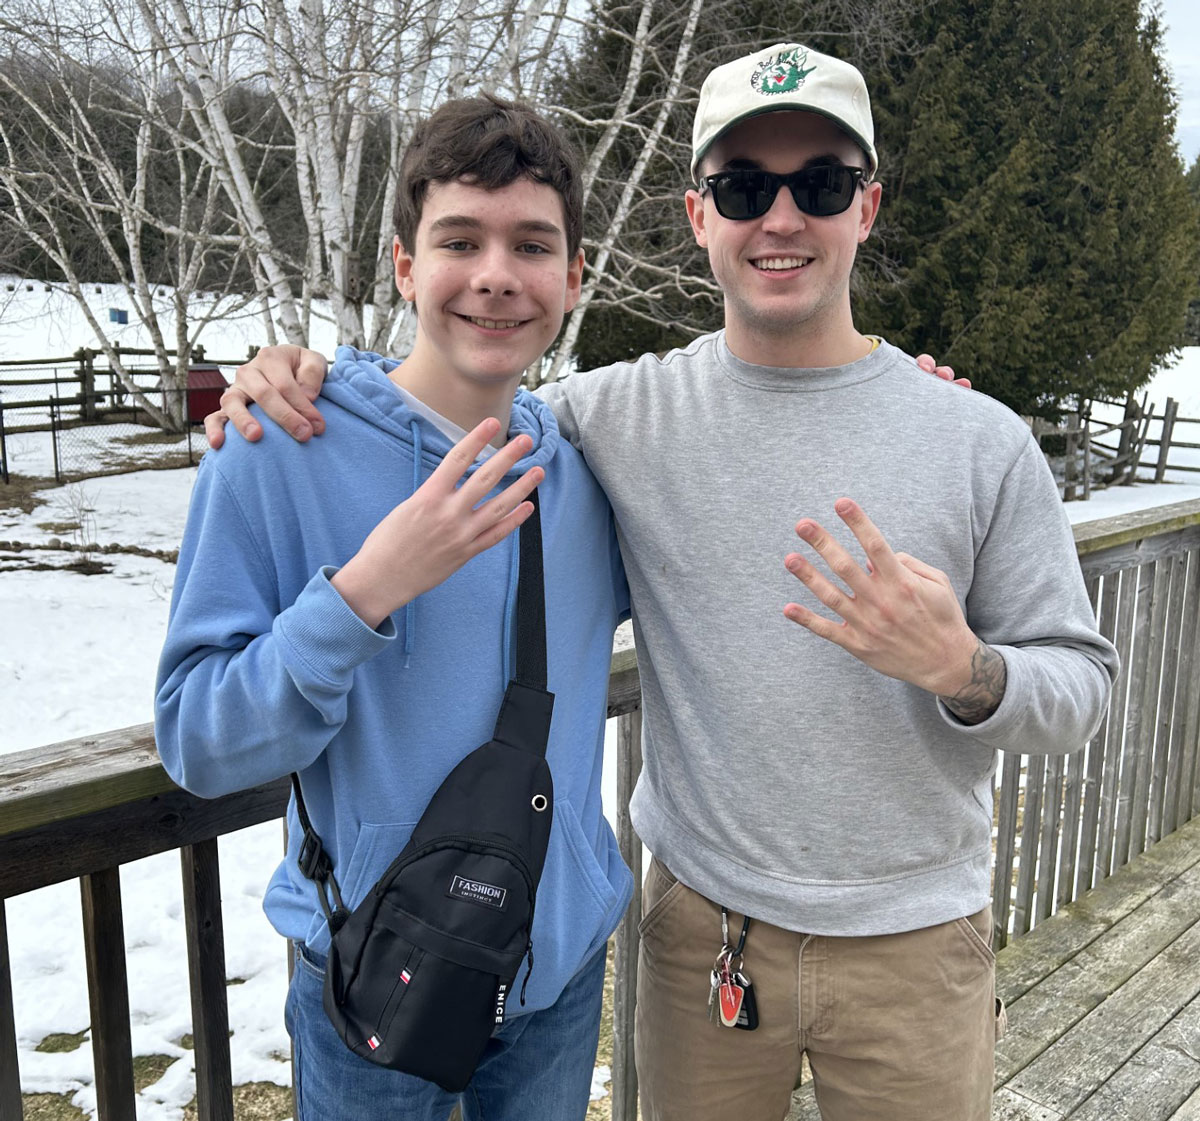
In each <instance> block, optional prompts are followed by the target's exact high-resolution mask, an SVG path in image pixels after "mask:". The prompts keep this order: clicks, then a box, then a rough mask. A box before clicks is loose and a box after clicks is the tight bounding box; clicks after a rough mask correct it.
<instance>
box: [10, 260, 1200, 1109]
mask: <svg viewBox="0 0 1200 1121" xmlns="http://www.w3.org/2000/svg"><path fill="white" fill-rule="evenodd" d="M34 288H35V291H34V292H32V293H26V294H25V295H27V296H29V297H30V298H31V299H30V300H28V301H21V300H17V299H15V298H13V297H16V296H18V295H20V293H8V294H7V296H8V297H9V303H8V306H7V308H6V306H5V298H6V293H5V290H4V284H3V278H0V354H3V355H4V357H32V356H34V355H35V353H39V352H45V351H46V349H47V348H49V349H51V350H55V349H57V350H59V351H60V352H61V353H64V354H66V353H69V352H70V351H73V350H74V349H75V348H76V347H78V346H81V345H85V344H87V343H89V341H90V340H89V339H88V337H87V336H86V332H85V331H84V330H83V328H82V327H81V325H80V323H79V322H78V313H77V312H74V311H73V309H72V307H70V306H69V305H67V304H64V303H63V302H62V300H63V297H62V296H61V294H56V293H47V292H44V291H42V286H41V285H35V286H34ZM114 299H115V297H114V295H113V293H112V292H111V291H108V290H105V291H103V292H101V293H100V294H99V296H98V297H97V300H98V305H97V306H98V307H107V306H113V305H112V304H111V303H110V302H109V301H113V300H114ZM38 301H41V305H39V306H40V310H39V307H35V306H34V305H36V304H37V303H38ZM72 319H74V320H75V322H74V324H73V325H72ZM216 326H217V325H214V332H213V337H212V338H209V337H208V336H207V335H206V336H205V338H204V339H203V340H202V341H204V342H205V344H206V345H207V347H208V350H209V352H210V353H212V354H217V353H218V352H220V353H221V355H224V354H225V353H229V354H230V355H234V354H240V353H243V352H244V351H245V347H246V345H247V344H248V343H249V342H252V341H255V340H257V339H260V338H261V337H262V329H261V324H259V323H258V322H257V321H254V320H249V321H246V322H239V323H234V324H221V325H220V329H219V330H217V329H216ZM122 341H123V342H126V343H127V344H128V345H135V344H136V343H137V342H139V341H140V340H138V339H137V338H136V337H134V333H133V331H132V328H131V329H130V332H129V336H128V337H125V338H123V340H122ZM331 342H332V340H331V339H329V340H320V345H321V346H322V347H324V348H326V349H330V346H331ZM226 348H231V349H229V350H226ZM2 380H3V371H2V368H0V381H2ZM0 388H2V387H0ZM1168 395H1170V396H1173V397H1175V398H1177V399H1178V400H1179V401H1180V402H1181V407H1180V411H1181V414H1182V415H1185V416H1194V417H1200V348H1193V349H1190V350H1188V351H1185V353H1184V355H1183V357H1182V359H1181V360H1180V362H1179V363H1178V364H1177V365H1176V366H1174V367H1173V368H1172V369H1171V370H1168V371H1166V372H1164V373H1163V374H1161V375H1160V376H1159V377H1158V378H1157V379H1156V380H1155V382H1154V384H1153V386H1152V387H1151V398H1152V400H1154V401H1155V402H1156V403H1158V405H1159V407H1160V408H1161V403H1162V402H1163V401H1164V400H1165V399H1166V397H1167V396H1168ZM1181 438H1183V439H1191V440H1193V441H1195V442H1198V443H1200V432H1197V433H1196V434H1195V435H1190V436H1185V435H1182V434H1181ZM1193 454H1194V455H1195V457H1196V462H1197V463H1200V452H1195V453H1193ZM10 455H11V456H12V457H13V469H14V470H16V471H19V472H21V473H22V474H29V475H37V474H48V473H49V466H48V456H49V451H48V442H46V441H44V439H39V438H37V437H36V436H29V437H18V438H15V442H14V443H13V444H12V445H10ZM194 477H195V470H194V469H181V470H173V471H143V472H140V473H136V474H129V475H118V476H111V477H107V478H100V479H92V480H88V481H85V482H83V483H77V484H73V485H71V486H67V487H62V488H55V489H51V490H49V491H47V492H45V497H46V498H47V502H46V504H45V505H42V506H39V507H37V508H36V509H35V510H34V511H33V512H32V513H29V514H22V513H21V512H20V511H17V510H11V509H5V508H3V504H2V499H3V494H4V492H3V487H2V486H0V541H15V542H23V543H26V544H35V543H48V542H50V541H51V540H52V539H53V538H59V539H60V540H67V541H71V540H80V539H83V535H82V531H72V530H70V529H65V528H63V527H64V526H67V525H69V524H70V523H72V522H79V521H81V520H82V522H83V524H84V525H85V526H86V529H87V533H86V539H88V540H92V541H95V542H96V543H98V544H106V543H110V542H112V543H118V544H123V545H137V546H142V547H145V548H149V549H172V548H174V547H175V546H176V545H177V543H178V540H179V537H180V534H181V532H182V528H183V523H184V519H185V516H186V511H187V502H188V495H189V493H190V490H191V486H192V481H193V479H194ZM1187 498H1200V475H1192V476H1187V475H1185V474H1183V473H1180V481H1178V482H1172V483H1170V484H1165V485H1163V486H1158V487H1154V486H1146V485H1138V486H1135V487H1128V488H1117V489H1114V490H1111V491H1104V492H1098V493H1097V494H1096V496H1095V497H1093V499H1092V500H1091V501H1090V502H1088V503H1082V502H1077V503H1070V504H1068V505H1067V511H1068V513H1069V514H1070V516H1071V519H1072V520H1073V521H1075V522H1082V521H1088V520H1092V519H1094V518H1098V517H1107V516H1109V515H1112V514H1115V513H1121V512H1125V511H1127V510H1130V509H1137V508H1142V507H1147V506H1153V505H1162V504H1166V503H1171V502H1178V501H1182V500H1184V499H1187ZM81 515H82V519H81ZM75 557H76V554H73V553H67V552H63V551H57V550H37V551H20V552H6V551H4V550H0V695H2V697H3V710H2V711H3V713H4V721H3V724H2V725H0V753H5V752H12V751H18V750H21V749H23V748H29V747H34V746H38V745H40V744H45V743H51V742H54V741H57V740H63V739H68V738H71V737H74V736H80V735H84V734H87V733H90V732H96V731H101V730H105V729H110V728H120V727H124V726H126V725H130V724H137V723H141V722H143V721H146V720H149V719H150V716H151V706H152V695H151V694H152V688H153V680H154V669H155V662H156V659H157V655H158V650H159V647H160V645H161V643H162V639H163V635H164V631H165V626H166V616H167V606H168V602H169V598H170V593H171V587H172V583H173V580H174V575H175V571H174V566H173V565H172V564H170V563H168V562H166V561H163V560H158V559H155V558H152V557H141V556H131V555H126V554H120V553H116V554H104V555H101V556H99V557H98V558H97V559H98V560H100V561H103V562H104V563H106V564H109V565H110V566H111V569H110V571H108V572H107V573H104V574H101V575H90V576H89V575H83V574H81V573H78V572H75V571H70V570H67V569H65V568H63V567H61V566H63V565H65V564H66V563H68V562H69V561H71V560H73V559H75ZM31 562H33V563H36V564H40V565H48V566H52V567H49V568H42V569H38V568H34V567H30V565H31ZM614 754H615V752H613V751H610V752H609V762H610V763H612V762H615V760H614V759H613V755H614ZM614 804H615V778H614V776H613V774H612V771H611V768H610V769H609V771H608V772H607V773H606V805H607V806H608V807H609V810H610V814H611V813H612V810H613V806H614ZM281 844H282V842H281V835H280V828H279V826H278V824H276V823H270V824H267V825H263V826H259V827H256V828H254V829H249V830H245V831H243V832H241V833H237V834H233V835H231V836H228V837H224V838H222V840H221V846H220V851H221V878H222V898H223V906H224V918H225V928H226V958H227V966H228V975H229V977H230V978H231V979H236V980H237V981H238V982H240V983H231V986H230V988H229V990H228V993H229V1003H230V1017H231V1024H232V1027H233V1030H234V1039H233V1044H232V1053H233V1075H234V1080H235V1082H236V1083H242V1082H249V1081H268V1082H275V1083H277V1084H279V1085H287V1084H288V1082H289V1078H290V1072H289V1068H288V1065H287V1055H288V1038H287V1035H286V1033H285V1031H284V1029H283V1023H282V1007H283V1000H284V993H285V987H286V970H285V962H284V947H283V943H282V940H281V939H279V938H278V936H277V935H275V933H274V932H273V931H272V930H271V928H270V927H269V925H268V924H267V922H266V919H265V918H264V917H263V915H262V912H261V909H260V899H261V894H262V889H263V885H264V884H265V883H266V881H267V879H268V877H269V876H270V873H271V871H272V869H273V867H274V865H275V864H276V862H277V861H278V859H279V855H280V851H281ZM121 881H122V893H123V898H124V909H125V932H126V943H127V951H128V962H129V978H130V1007H131V1018H132V1023H133V1042H134V1048H135V1052H136V1053H137V1054H141V1055H151V1054H154V1055H166V1056H170V1057H172V1058H174V1059H175V1062H174V1063H173V1064H172V1065H170V1066H169V1068H168V1069H167V1071H166V1073H165V1074H164V1075H163V1076H162V1078H161V1079H160V1080H159V1081H157V1082H156V1083H155V1084H154V1085H152V1086H150V1087H148V1088H147V1089H145V1090H143V1091H142V1093H141V1094H140V1095H139V1102H138V1116H139V1118H141V1119H143V1121H177V1119H179V1118H181V1117H182V1107H183V1106H184V1105H185V1104H186V1103H187V1102H188V1101H189V1100H190V1099H191V1097H192V1095H193V1092H194V1091H193V1076H192V1066H191V1054H190V1052H189V1051H188V1050H187V1049H186V1048H184V1047H183V1046H182V1045H181V1040H182V1039H183V1037H184V1036H185V1035H186V1034H187V1033H189V1032H190V1031H191V1023H190V1009H189V999H188V983H187V967H186V960H185V957H184V952H183V947H184V945H185V942H184V929H183V914H182V900H181V894H180V873H179V863H178V858H177V856H176V855H175V854H172V853H168V854H164V855H162V856H158V857H154V858H151V859H148V860H143V861H139V862H138V863H136V864H132V865H128V866H126V867H125V868H123V869H122V873H121ZM78 913H79V895H78V888H77V886H76V885H75V884H74V883H67V884H60V885H57V886H55V887H51V888H46V889H43V890H41V891H37V892H33V893H30V894H28V895H25V896H21V897H18V898H16V899H13V900H10V901H9V902H8V903H7V918H8V930H9V938H10V953H11V958H12V974H13V984H14V996H15V1002H16V1020H17V1030H18V1034H19V1036H20V1047H21V1050H20V1066H21V1075H22V1087H23V1089H24V1090H25V1091H26V1092H53V1093H72V1094H73V1095H74V1099H73V1100H74V1101H75V1103H76V1104H77V1105H79V1106H81V1107H82V1108H84V1109H86V1110H88V1111H89V1112H94V1108H95V1094H94V1087H93V1072H92V1055H91V1049H90V1047H89V1046H88V1045H87V1044H86V1043H85V1044H84V1045H83V1046H81V1047H79V1048H78V1049H76V1050H74V1051H68V1052H57V1053H44V1052H39V1051H37V1050H35V1048H36V1046H37V1044H38V1043H39V1042H40V1041H41V1040H42V1039H43V1038H44V1037H45V1036H47V1035H48V1034H50V1033H81V1032H84V1031H85V1030H86V1029H87V1026H88V1020H89V1015H88V1004H87V984H86V974H85V970H84V962H83V948H82V935H81V932H80V929H79V924H78V921H77V920H76V919H75V918H74V917H73V916H75V915H78ZM51 932H52V933H51ZM598 1074H599V1077H598V1078H597V1092H603V1078H604V1077H605V1076H606V1074H607V1072H606V1071H603V1070H602V1071H601V1072H598Z"/></svg>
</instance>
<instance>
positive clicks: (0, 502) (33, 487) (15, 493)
mask: <svg viewBox="0 0 1200 1121" xmlns="http://www.w3.org/2000/svg"><path fill="white" fill-rule="evenodd" d="M56 486H58V483H56V482H55V481H54V480H53V479H44V478H40V477H39V476H36V475H11V474H10V475H9V476H8V482H7V483H6V482H4V480H3V479H0V510H20V511H21V513H22V514H32V513H33V511H34V510H36V509H37V508H38V507H39V506H44V505H45V504H46V499H45V498H43V497H42V496H41V495H40V494H39V493H38V491H42V490H46V489H47V488H48V487H56Z"/></svg>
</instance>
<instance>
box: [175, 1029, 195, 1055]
mask: <svg viewBox="0 0 1200 1121" xmlns="http://www.w3.org/2000/svg"><path fill="white" fill-rule="evenodd" d="M179 1046H180V1047H182V1048H183V1049H184V1050H185V1051H194V1050H195V1049H196V1041H195V1040H194V1039H193V1038H192V1033H191V1032H187V1033H186V1034H185V1035H183V1036H181V1037H180V1039H179Z"/></svg>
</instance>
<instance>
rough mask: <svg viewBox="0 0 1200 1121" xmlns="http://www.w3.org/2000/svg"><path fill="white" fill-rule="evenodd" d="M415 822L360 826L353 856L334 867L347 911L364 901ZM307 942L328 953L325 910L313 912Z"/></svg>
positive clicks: (409, 833) (372, 823) (352, 850)
mask: <svg viewBox="0 0 1200 1121" xmlns="http://www.w3.org/2000/svg"><path fill="white" fill-rule="evenodd" d="M416 824H417V823H416V822H415V821H410V822H401V823H388V824H376V823H374V822H369V821H364V822H363V823H362V825H361V826H359V829H358V836H357V837H356V838H355V839H354V848H353V849H351V850H350V859H349V860H347V861H345V862H344V863H342V862H340V861H339V863H338V866H337V867H335V868H334V870H333V877H334V879H335V880H337V883H338V887H339V888H340V889H341V892H342V902H343V903H344V904H345V906H346V910H347V911H353V910H354V908H355V907H357V906H358V904H359V903H360V902H362V900H363V897H364V896H365V895H366V894H367V892H368V891H370V890H371V888H372V887H374V886H375V881H376V880H378V879H379V877H380V876H382V875H383V873H384V872H385V871H386V870H387V866H388V865H389V864H391V862H392V861H393V860H395V859H396V857H397V856H399V855H400V850H401V849H402V848H404V846H405V845H406V844H408V839H409V837H411V836H412V831H413V829H414V828H416ZM304 943H305V945H306V946H308V947H309V948H310V949H312V950H314V951H316V952H317V953H318V954H322V955H324V954H327V953H328V952H329V925H328V923H326V921H325V914H324V912H323V911H321V910H318V911H317V913H316V914H315V915H313V918H312V922H311V923H310V924H309V928H308V933H307V934H306V935H305V938H304Z"/></svg>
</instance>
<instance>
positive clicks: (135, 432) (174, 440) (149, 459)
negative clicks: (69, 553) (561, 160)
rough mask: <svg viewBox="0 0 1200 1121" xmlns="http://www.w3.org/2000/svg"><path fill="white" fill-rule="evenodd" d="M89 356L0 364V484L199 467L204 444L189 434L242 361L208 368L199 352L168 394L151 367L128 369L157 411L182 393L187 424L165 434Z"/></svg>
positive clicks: (86, 353) (83, 353)
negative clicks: (184, 384) (181, 385)
mask: <svg viewBox="0 0 1200 1121" xmlns="http://www.w3.org/2000/svg"><path fill="white" fill-rule="evenodd" d="M94 357H95V356H94V353H93V352H90V351H81V352H77V353H76V355H74V356H73V357H72V358H71V359H62V360H56V359H51V360H47V361H45V362H37V363H28V364H24V365H19V364H17V363H0V484H5V485H8V484H11V482H12V479H13V477H14V476H17V477H20V478H23V479H24V478H46V479H48V478H53V479H54V480H56V481H57V482H60V483H63V482H72V481H75V480H78V479H84V478H92V477H95V476H98V475H111V474H121V473H124V472H128V471H140V470H145V469H148V468H169V467H185V466H189V465H193V464H195V463H197V462H199V459H200V456H201V455H202V454H203V451H204V447H205V446H206V445H205V442H204V439H203V436H202V435H200V434H197V433H196V432H195V428H196V427H197V425H198V423H199V421H200V420H201V419H202V418H203V416H204V414H205V413H207V412H209V411H211V410H212V409H215V408H216V407H217V400H218V398H219V396H220V392H221V388H222V387H223V386H224V384H225V377H226V375H232V368H233V367H235V366H237V365H239V364H240V362H241V361H242V360H240V359H235V360H233V361H229V362H225V361H220V362H212V361H208V360H206V359H205V358H204V356H203V352H202V351H201V352H200V353H199V354H198V355H197V356H196V362H195V363H194V364H193V366H192V370H191V374H190V376H189V385H188V388H186V389H178V390H172V391H168V390H164V389H163V388H162V384H161V379H160V377H159V374H158V371H157V369H152V368H145V369H132V370H130V373H131V374H132V376H133V381H134V384H135V385H136V386H137V388H138V390H139V391H141V393H142V394H143V395H144V396H145V397H147V398H148V399H149V400H151V401H152V402H153V403H154V404H155V406H157V407H159V408H161V409H162V410H163V411H164V412H173V411H175V410H174V409H172V408H171V406H173V405H178V404H179V403H180V402H179V398H180V397H182V396H185V395H186V400H185V401H184V402H183V405H184V408H183V410H182V415H183V416H185V417H186V418H187V419H188V423H187V424H186V425H185V430H184V431H183V432H178V433H172V432H164V431H163V430H162V429H161V428H159V427H158V426H157V425H156V424H155V423H154V422H153V420H152V419H151V417H150V416H149V415H148V414H147V413H146V411H145V409H144V408H142V407H140V406H139V404H138V402H137V400H136V399H135V397H134V396H133V395H132V394H130V393H129V392H128V390H127V389H126V387H125V386H124V385H123V384H122V383H121V382H120V380H119V379H118V378H117V376H116V375H115V374H114V373H113V372H112V371H111V370H109V369H105V368H98V367H96V366H95V364H94ZM222 367H225V368H226V369H225V371H224V373H223V372H222V369H221V368H222ZM126 369H127V370H129V367H128V366H127V367H126ZM172 398H173V399H172ZM177 415H178V414H177Z"/></svg>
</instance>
